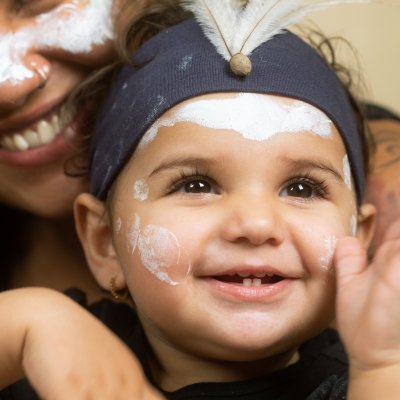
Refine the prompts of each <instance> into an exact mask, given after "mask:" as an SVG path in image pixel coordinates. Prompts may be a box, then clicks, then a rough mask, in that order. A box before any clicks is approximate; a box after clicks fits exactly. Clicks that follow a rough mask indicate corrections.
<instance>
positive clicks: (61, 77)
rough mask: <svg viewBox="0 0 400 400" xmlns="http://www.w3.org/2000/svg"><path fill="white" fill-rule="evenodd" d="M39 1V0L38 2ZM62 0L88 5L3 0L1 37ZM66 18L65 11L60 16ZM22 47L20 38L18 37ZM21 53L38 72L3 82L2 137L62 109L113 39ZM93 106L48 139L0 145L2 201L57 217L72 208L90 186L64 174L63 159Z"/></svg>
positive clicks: (107, 55)
mask: <svg viewBox="0 0 400 400" xmlns="http://www.w3.org/2000/svg"><path fill="white" fill-rule="evenodd" d="M34 3H35V4H34ZM61 4H64V5H66V4H75V5H76V7H77V9H78V10H79V9H82V10H84V8H85V7H87V1H86V0H79V1H78V2H75V1H72V0H71V1H61V0H56V1H49V0H46V1H45V0H41V1H35V2H26V4H25V5H21V6H19V5H18V2H17V1H16V0H5V1H2V2H1V5H0V26H1V28H0V39H1V38H2V36H3V37H5V36H4V35H7V34H10V33H14V34H17V33H18V32H19V31H22V30H23V29H26V28H32V27H33V26H34V25H35V19H36V18H38V17H43V16H44V15H46V14H47V13H50V12H51V11H54V10H55V9H56V7H58V6H60V5H61ZM57 18H59V19H62V16H60V17H57ZM14 45H15V48H17V46H18V43H14ZM29 46H30V47H29V48H28V49H27V51H26V54H24V55H23V56H22V63H23V65H24V66H25V67H26V68H27V69H28V70H29V69H30V70H31V71H32V72H33V73H32V75H31V76H30V77H27V78H26V79H22V80H17V81H15V82H11V81H2V82H1V84H0V126H1V128H0V139H1V138H4V137H5V136H10V135H12V134H14V133H18V132H23V131H25V130H26V129H33V130H36V128H37V125H38V123H39V122H40V121H42V120H43V119H45V120H48V121H49V120H51V118H52V117H53V116H54V115H60V112H61V111H60V110H61V108H62V105H63V104H64V103H65V101H66V98H67V97H68V95H69V94H70V93H71V91H72V90H73V88H74V87H75V86H76V85H77V84H79V83H80V82H81V81H82V80H83V79H84V78H85V77H86V76H87V75H88V73H89V72H91V71H92V70H93V69H94V68H98V67H100V66H101V65H104V64H106V63H108V62H109V61H110V60H111V59H112V57H113V50H112V44H111V41H110V40H108V41H105V42H104V43H102V44H99V45H94V46H93V48H92V49H91V50H90V51H88V52H83V53H80V54H76V53H73V52H71V51H67V50H63V49H58V48H51V47H50V48H40V47H37V46H36V45H35V42H34V41H33V42H31V43H30V44H29ZM32 63H34V65H35V66H36V67H37V68H38V69H40V70H42V71H46V73H45V75H46V79H47V83H46V84H45V86H44V87H42V88H41V85H42V84H43V78H42V77H41V76H40V74H39V73H37V72H35V70H34V68H33V67H32ZM87 112H88V110H82V111H80V112H79V113H78V112H76V111H72V115H71V116H70V117H69V116H68V118H69V119H71V118H72V121H71V123H69V124H68V125H67V126H66V127H65V128H64V129H63V131H62V132H61V134H60V135H58V136H57V137H56V139H55V140H53V141H51V143H48V144H46V145H42V146H40V147H37V148H35V149H30V150H26V151H11V150H8V149H5V148H1V149H0V188H1V189H0V201H1V202H3V203H6V204H9V205H11V206H13V207H17V208H20V209H24V210H27V211H29V212H31V213H33V214H35V215H40V216H45V217H58V216H62V215H66V214H69V213H70V212H71V205H72V201H73V199H74V197H75V196H76V194H78V193H79V192H81V191H82V190H83V189H85V188H86V181H85V180H83V179H76V178H69V177H67V176H66V175H65V174H64V163H65V161H66V160H68V159H69V158H70V157H71V155H72V154H74V149H73V147H72V146H73V144H74V143H76V141H77V140H78V138H79V137H80V136H81V135H82V134H83V133H84V129H85V128H84V125H83V120H84V118H85V115H86V113H87Z"/></svg>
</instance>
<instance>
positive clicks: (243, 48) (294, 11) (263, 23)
mask: <svg viewBox="0 0 400 400" xmlns="http://www.w3.org/2000/svg"><path fill="white" fill-rule="evenodd" d="M365 2H369V0H314V1H304V0H253V1H250V2H249V3H248V5H247V7H246V9H245V10H244V11H243V13H242V16H241V18H240V20H239V23H238V25H237V28H236V31H235V38H234V41H233V48H232V52H233V53H234V54H236V53H242V54H245V55H247V56H248V55H250V54H251V52H252V51H253V50H254V49H255V48H257V47H258V46H259V45H260V44H262V43H264V42H266V41H267V40H269V39H271V38H273V37H274V36H275V35H277V34H278V33H280V32H282V30H284V29H285V28H287V27H289V26H290V25H292V24H295V23H298V22H299V21H300V20H302V19H303V18H304V17H306V16H307V15H309V14H311V13H313V12H316V11H319V10H322V9H324V8H328V7H331V6H334V5H338V4H346V3H365Z"/></svg>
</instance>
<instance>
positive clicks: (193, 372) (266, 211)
mask: <svg viewBox="0 0 400 400" xmlns="http://www.w3.org/2000/svg"><path fill="white" fill-rule="evenodd" d="M229 96H231V95H230V94H215V95H207V96H203V97H202V98H203V99H207V98H219V99H221V98H229ZM257 96H265V95H257ZM271 98H272V99H274V97H273V96H271ZM275 99H276V101H283V102H285V101H287V102H288V104H290V100H285V99H282V98H275ZM190 101H192V100H188V102H190ZM178 107H179V106H178ZM174 111H176V107H174V108H172V109H171V110H170V111H169V112H168V113H171V114H173V113H174ZM166 116H167V117H168V114H167V115H166ZM310 148H318V150H319V151H318V154H317V155H316V154H310V152H309V150H308V149H310ZM344 155H345V149H344V146H343V142H342V140H341V138H340V136H339V134H338V133H337V131H336V129H335V128H334V126H333V125H332V134H331V135H330V136H329V137H320V136H317V135H315V134H313V133H312V132H296V133H290V134H285V133H281V134H277V135H274V136H273V137H272V138H270V139H269V140H265V141H258V142H257V141H253V140H248V139H245V138H243V137H242V136H241V135H239V134H238V133H236V132H234V131H232V130H220V129H211V128H207V127H205V126H200V125H196V124H193V123H191V122H179V123H177V124H175V125H174V126H172V127H162V128H160V131H159V133H158V135H157V137H156V138H155V139H154V140H153V141H152V142H150V143H149V144H148V145H146V146H144V147H141V148H140V149H139V150H137V151H136V152H135V154H134V156H133V157H132V158H131V160H130V161H129V162H128V164H127V165H126V166H125V168H124V170H123V171H122V173H121V174H120V176H119V178H118V179H117V181H116V183H115V186H114V188H113V194H112V200H111V203H110V204H109V206H108V207H107V211H108V212H109V213H107V211H105V208H104V204H102V203H101V202H99V201H97V200H96V199H94V198H93V197H91V196H90V195H87V194H85V195H81V196H79V198H78V200H77V204H76V221H77V225H78V231H79V233H80V237H81V240H82V242H83V244H84V247H85V251H86V255H87V257H88V260H89V264H90V266H91V268H92V271H93V272H94V274H95V276H96V278H97V280H98V282H99V283H100V284H101V285H102V286H103V287H105V286H106V285H107V284H108V282H109V279H110V277H115V278H116V284H117V285H119V287H123V286H125V285H127V286H128V288H129V290H130V292H131V295H132V298H133V301H134V302H135V305H136V309H137V312H138V315H139V317H140V319H141V321H142V324H143V326H144V329H145V331H146V335H147V337H148V339H149V342H150V344H151V346H152V348H153V350H154V352H155V354H156V358H157V361H155V360H153V363H152V369H153V374H154V377H155V379H156V382H157V383H158V384H159V385H160V386H161V387H162V388H163V389H166V390H175V389H178V388H180V387H183V386H185V385H188V384H191V383H195V382H201V381H210V380H211V381H229V380H235V379H245V378H249V377H253V376H257V375H260V371H262V373H263V374H264V373H266V372H268V371H273V370H276V369H280V368H283V367H285V366H287V365H289V364H290V363H293V362H295V361H296V359H297V357H298V356H297V348H298V346H299V344H301V343H303V342H304V341H305V340H307V339H309V338H311V337H312V336H315V335H316V334H318V333H319V332H320V331H321V330H322V329H324V328H325V327H327V326H328V325H329V323H330V321H331V320H332V318H333V314H334V297H335V277H334V274H332V271H331V270H330V269H329V268H326V265H325V262H326V258H324V257H326V256H327V252H328V251H331V249H327V247H326V239H327V238H332V237H334V238H341V237H344V236H348V235H351V227H350V220H351V217H352V215H354V214H356V205H355V194H354V192H353V191H351V190H350V189H349V187H348V185H346V182H345V178H344V174H343V157H344ZM182 159H184V160H185V161H184V162H182ZM305 164H306V166H305ZM244 165H245V166H246V168H243V166H244ZM321 165H322V167H321ZM182 174H185V175H188V176H191V177H190V178H185V180H184V182H182ZM139 179H140V180H145V181H146V183H147V185H148V187H149V195H148V198H147V199H146V200H145V201H138V200H135V199H134V197H133V195H132V190H131V188H132V186H133V184H134V182H136V181H138V180H139ZM321 182H323V183H321ZM368 210H369V211H368ZM361 212H362V213H361V214H360V217H359V223H358V231H357V235H358V237H359V238H360V240H361V241H362V242H364V243H367V242H368V238H369V236H370V228H371V224H370V222H371V221H370V219H371V218H370V217H371V215H372V211H371V209H369V208H368V206H363V207H362V208H361ZM104 213H106V217H104ZM134 215H139V216H140V221H141V222H140V226H141V227H143V228H145V227H146V226H149V225H152V226H158V227H162V228H163V229H167V230H168V231H170V232H171V233H173V235H174V236H175V237H176V238H177V241H178V243H179V247H180V248H181V249H184V256H183V257H178V255H177V254H176V253H175V254H174V253H173V247H170V252H169V253H168V256H167V257H166V258H165V262H166V263H169V268H170V269H169V271H170V272H171V273H173V274H175V275H177V274H179V273H181V274H182V276H185V278H184V279H182V280H181V281H180V282H179V284H178V285H175V286H173V285H170V284H168V283H166V282H165V281H163V280H161V279H159V278H158V277H157V276H156V275H155V274H153V273H151V272H150V271H149V270H148V268H146V266H145V265H143V257H142V256H141V254H140V249H138V248H135V251H133V253H132V249H131V248H130V247H129V246H128V245H127V237H128V236H129V232H130V231H129V224H127V223H126V222H127V221H129V220H131V219H132V216H134ZM361 215H362V216H361ZM120 220H122V225H121V227H120V228H119V230H118V233H117V234H115V229H114V228H113V221H120ZM101 221H102V222H101ZM163 245H165V243H163ZM154 246H155V247H154V251H155V252H156V251H157V248H156V245H154ZM321 259H323V261H324V263H322V262H321ZM189 263H190V265H191V268H190V273H189V274H187V271H188V264H189ZM260 272H263V273H265V272H267V273H271V272H273V273H274V274H276V275H279V276H281V277H283V279H281V280H280V281H279V282H275V283H269V284H268V283H265V284H262V285H261V286H260V287H251V288H244V287H243V285H242V284H241V283H240V284H236V283H232V282H231V283H229V282H227V281H229V280H230V279H231V278H226V275H229V274H230V273H234V274H239V273H241V274H243V273H250V274H252V275H254V274H256V273H260ZM217 277H218V278H217ZM221 280H223V281H225V282H223V283H221ZM154 293H157V296H154ZM227 327H230V329H227ZM244 338H245V340H243V339H244ZM193 343H196V346H193ZM237 361H240V362H241V363H237ZM243 365H245V366H246V367H245V368H243Z"/></svg>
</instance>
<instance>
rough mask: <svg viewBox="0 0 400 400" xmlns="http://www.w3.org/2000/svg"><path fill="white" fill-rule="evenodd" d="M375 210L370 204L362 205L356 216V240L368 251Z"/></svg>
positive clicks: (372, 233)
mask: <svg viewBox="0 0 400 400" xmlns="http://www.w3.org/2000/svg"><path fill="white" fill-rule="evenodd" d="M375 222H376V209H375V207H374V206H373V205H372V204H369V203H365V204H362V205H361V207H360V210H359V214H358V223H357V235H356V236H357V238H358V239H359V240H360V242H361V244H362V245H363V247H364V249H366V250H367V249H368V247H369V245H370V244H371V242H372V238H373V236H374V231H375Z"/></svg>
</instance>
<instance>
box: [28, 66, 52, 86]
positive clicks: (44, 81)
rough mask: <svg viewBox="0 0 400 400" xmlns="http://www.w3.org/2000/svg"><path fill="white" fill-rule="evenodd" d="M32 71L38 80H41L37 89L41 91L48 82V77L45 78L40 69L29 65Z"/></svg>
mask: <svg viewBox="0 0 400 400" xmlns="http://www.w3.org/2000/svg"><path fill="white" fill-rule="evenodd" d="M31 65H32V68H33V70H34V71H35V72H36V73H37V74H38V75H39V76H40V78H41V79H42V83H41V84H40V85H39V86H38V88H39V89H43V88H44V87H45V86H46V84H47V81H48V79H49V78H48V77H47V76H46V74H45V73H44V72H43V70H41V69H40V68H38V67H37V66H36V65H34V64H31Z"/></svg>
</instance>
